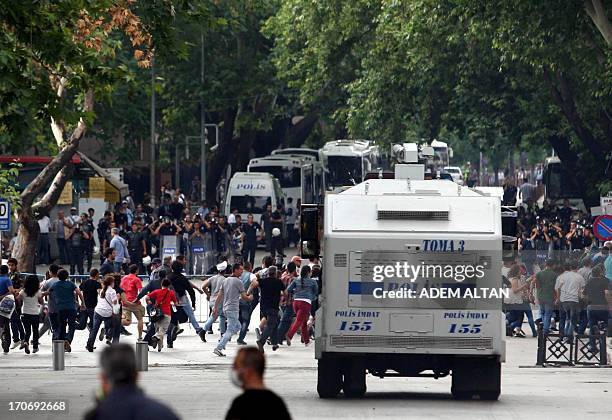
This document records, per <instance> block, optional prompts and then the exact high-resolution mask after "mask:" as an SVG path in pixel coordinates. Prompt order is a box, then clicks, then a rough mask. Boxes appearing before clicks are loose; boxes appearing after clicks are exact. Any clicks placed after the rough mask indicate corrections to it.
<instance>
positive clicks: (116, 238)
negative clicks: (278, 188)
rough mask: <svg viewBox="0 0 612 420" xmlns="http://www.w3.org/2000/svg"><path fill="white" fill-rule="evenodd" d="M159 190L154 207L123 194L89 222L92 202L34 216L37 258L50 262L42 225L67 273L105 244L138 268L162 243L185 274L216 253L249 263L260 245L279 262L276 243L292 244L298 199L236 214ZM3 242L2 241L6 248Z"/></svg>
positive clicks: (86, 263) (205, 266)
mask: <svg viewBox="0 0 612 420" xmlns="http://www.w3.org/2000/svg"><path fill="white" fill-rule="evenodd" d="M161 197H162V200H161V204H160V206H159V207H157V208H153V207H152V206H151V205H149V204H147V203H148V202H149V201H148V197H145V201H144V203H141V204H135V201H134V199H133V197H132V194H131V193H130V195H128V196H127V197H125V199H124V200H122V202H121V203H118V204H117V206H116V208H115V209H114V211H105V212H104V215H103V217H102V218H100V219H99V220H98V221H97V224H96V221H95V219H96V215H95V210H94V209H93V208H90V209H88V211H87V212H84V213H82V214H80V215H79V213H78V210H77V208H75V207H72V208H71V209H70V215H65V214H64V211H62V210H60V211H58V213H57V218H56V219H54V220H50V219H49V217H48V216H43V217H42V218H41V219H40V220H39V226H40V239H39V244H38V251H37V255H36V260H37V263H38V264H44V265H48V264H50V263H51V262H52V261H51V253H50V248H51V247H50V243H49V234H50V232H54V233H55V238H56V242H57V250H58V252H57V254H58V262H59V263H60V264H63V265H68V266H69V271H70V274H72V275H74V274H80V275H83V274H84V273H86V272H89V270H91V268H92V262H93V258H94V255H95V254H96V253H99V256H100V259H101V262H103V260H104V258H105V256H104V254H103V253H104V250H106V249H108V248H114V249H115V251H116V252H117V257H116V262H117V263H118V264H128V262H129V263H131V264H136V265H137V266H138V267H139V273H140V274H144V273H145V272H146V270H147V269H146V266H147V265H148V263H149V262H150V260H151V259H153V258H155V257H160V258H161V257H163V255H164V249H166V248H168V247H170V248H171V249H174V250H176V254H181V255H186V256H187V258H188V265H187V267H186V269H187V272H188V273H189V274H195V273H199V274H205V273H206V272H207V271H208V270H209V269H210V268H211V267H212V266H213V265H215V264H216V263H217V262H218V261H219V260H222V259H229V260H230V261H232V262H233V261H238V262H242V261H249V262H250V263H251V264H254V263H255V251H256V249H257V246H258V245H260V244H261V245H264V246H265V248H266V251H268V252H270V253H271V255H272V256H273V257H274V258H276V259H278V260H280V261H282V258H283V257H284V256H285V255H284V249H285V248H286V247H287V246H291V245H293V244H297V243H298V236H299V232H298V227H299V224H298V223H296V219H297V218H298V217H299V216H298V213H299V211H298V208H299V203H295V204H296V205H297V206H296V205H294V203H292V201H291V200H288V202H287V204H286V205H282V204H279V205H278V206H277V208H275V209H272V206H271V205H268V206H267V209H266V211H265V212H264V213H263V214H262V215H260V216H259V217H257V218H256V217H255V216H254V215H253V214H248V215H247V217H246V220H242V216H241V215H240V214H238V210H237V209H232V210H231V213H230V214H228V215H224V214H222V213H221V212H220V210H219V207H218V206H217V205H210V206H209V205H208V204H207V203H206V202H205V201H204V202H201V203H200V205H199V206H197V207H196V206H195V205H194V204H193V203H192V202H191V201H189V200H188V199H187V198H186V197H185V195H184V194H183V193H182V192H181V191H180V189H177V190H172V189H170V188H169V187H164V189H163V191H162V196H161ZM96 239H97V240H96ZM11 249H12V247H11V245H10V244H9V246H8V251H9V254H10V250H11ZM9 256H10V255H9Z"/></svg>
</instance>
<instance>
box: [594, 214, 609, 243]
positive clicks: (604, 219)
mask: <svg viewBox="0 0 612 420" xmlns="http://www.w3.org/2000/svg"><path fill="white" fill-rule="evenodd" d="M593 233H594V234H595V236H596V237H597V239H599V240H600V241H610V240H612V216H611V215H609V214H604V215H602V216H598V217H597V218H596V219H595V223H593Z"/></svg>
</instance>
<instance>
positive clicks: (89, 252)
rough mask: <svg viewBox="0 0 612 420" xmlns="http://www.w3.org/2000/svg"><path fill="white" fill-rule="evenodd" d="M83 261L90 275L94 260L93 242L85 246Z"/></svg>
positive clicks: (86, 242)
mask: <svg viewBox="0 0 612 420" xmlns="http://www.w3.org/2000/svg"><path fill="white" fill-rule="evenodd" d="M83 260H84V261H85V263H86V267H87V271H86V273H89V272H90V271H91V262H92V260H93V240H92V241H85V245H84V246H83Z"/></svg>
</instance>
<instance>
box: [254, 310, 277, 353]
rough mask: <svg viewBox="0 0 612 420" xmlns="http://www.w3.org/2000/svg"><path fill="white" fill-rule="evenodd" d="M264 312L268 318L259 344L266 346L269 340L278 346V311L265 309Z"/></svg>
mask: <svg viewBox="0 0 612 420" xmlns="http://www.w3.org/2000/svg"><path fill="white" fill-rule="evenodd" d="M262 312H263V313H264V316H265V317H266V327H265V328H264V330H263V331H262V332H261V338H260V339H259V341H258V344H261V345H265V344H266V341H267V340H268V338H270V339H271V340H272V345H273V346H276V345H277V344H278V336H277V329H278V309H277V308H271V309H263V310H262Z"/></svg>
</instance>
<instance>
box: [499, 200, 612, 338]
mask: <svg viewBox="0 0 612 420" xmlns="http://www.w3.org/2000/svg"><path fill="white" fill-rule="evenodd" d="M506 191H508V193H507V194H506V195H505V197H504V199H505V201H507V202H508V203H507V204H512V203H513V199H512V198H513V197H514V196H515V194H516V190H512V188H510V189H508V188H507V189H506ZM524 196H527V197H529V194H525V195H524ZM517 228H518V229H517V241H516V243H517V247H516V248H517V251H518V254H517V258H513V259H511V260H509V261H506V262H505V263H504V264H505V265H504V270H503V276H504V284H505V285H506V286H507V287H508V288H509V289H510V296H509V298H508V299H506V301H505V309H506V315H507V316H506V319H507V327H508V335H513V336H515V337H525V335H526V334H525V332H524V331H523V330H522V324H523V322H524V319H525V318H527V321H528V323H529V326H530V329H531V332H532V335H533V336H534V337H535V336H536V335H537V329H536V325H537V323H541V324H542V328H543V332H544V333H546V334H548V333H550V332H552V331H558V332H559V333H560V334H561V335H562V336H563V337H564V340H566V341H572V338H573V336H574V334H576V333H577V334H585V332H586V330H587V328H588V329H589V331H590V332H596V331H600V330H606V329H607V328H608V324H609V314H610V308H611V307H612V296H611V293H612V242H605V243H601V242H600V241H598V240H597V238H595V237H594V235H593V230H592V218H591V217H590V215H588V214H587V213H584V212H582V211H579V210H577V209H575V208H572V207H571V206H570V203H569V201H568V200H565V201H564V203H563V205H562V206H560V207H554V206H551V205H550V204H549V203H547V202H545V203H544V206H543V207H542V208H538V207H537V206H536V205H535V204H534V203H533V202H531V201H528V203H526V204H524V205H521V206H519V207H518V223H517ZM533 304H537V305H538V307H539V314H538V316H537V317H535V319H534V316H533V312H532V305H533ZM557 323H558V327H557Z"/></svg>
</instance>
